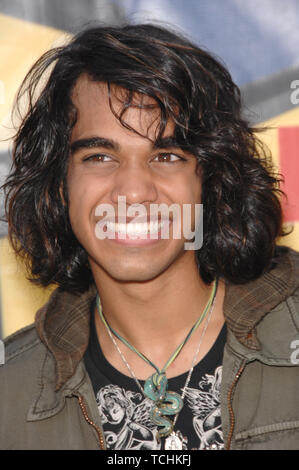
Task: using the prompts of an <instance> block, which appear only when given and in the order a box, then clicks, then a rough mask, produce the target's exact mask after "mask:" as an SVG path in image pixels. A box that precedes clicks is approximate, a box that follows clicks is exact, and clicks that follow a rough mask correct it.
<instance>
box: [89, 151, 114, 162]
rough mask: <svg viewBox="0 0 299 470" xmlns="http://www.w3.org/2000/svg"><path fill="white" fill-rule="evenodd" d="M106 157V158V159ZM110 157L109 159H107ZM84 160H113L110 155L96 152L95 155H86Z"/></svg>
mask: <svg viewBox="0 0 299 470" xmlns="http://www.w3.org/2000/svg"><path fill="white" fill-rule="evenodd" d="M105 159H106V160H105ZM107 159H108V160H107ZM83 161H84V162H99V163H106V162H107V161H108V162H109V161H112V160H111V157H109V155H105V154H103V153H96V154H94V155H90V156H88V157H84V159H83Z"/></svg>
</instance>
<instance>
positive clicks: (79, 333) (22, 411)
mask: <svg viewBox="0 0 299 470" xmlns="http://www.w3.org/2000/svg"><path fill="white" fill-rule="evenodd" d="M94 296H95V288H94V287H92V288H91V289H90V290H89V291H88V292H86V293H84V294H82V295H80V296H76V295H73V294H70V293H66V292H62V291H60V290H59V289H57V290H56V291H54V293H53V294H52V296H51V298H50V300H49V301H48V303H47V304H46V305H45V306H44V307H43V308H42V309H41V310H39V311H38V312H37V315H36V320H35V324H34V325H31V326H28V327H26V328H24V329H22V330H20V331H18V332H17V333H15V334H13V335H11V336H10V337H8V338H7V339H6V340H5V364H4V365H3V366H1V367H0V397H1V399H0V449H105V441H104V435H103V431H102V427H101V422H100V415H99V412H98V408H97V404H96V399H95V395H94V392H93V388H92V385H91V381H90V378H89V376H88V374H87V372H86V369H85V366H84V361H83V359H82V358H83V355H84V352H85V350H86V347H87V344H88V338H89V316H90V306H91V302H92V300H93V299H94ZM224 315H225V318H226V323H227V328H228V335H227V342H226V346H225V350H224V359H223V370H222V386H221V387H222V388H221V412H222V427H223V436H224V442H225V447H226V449H244V450H245V449H246V450H253V449H254V450H255V449H299V368H298V363H299V253H296V252H294V251H293V250H290V249H282V248H281V249H280V255H279V257H278V261H277V264H276V265H275V266H274V267H273V268H272V270H271V271H269V272H268V273H266V274H264V275H262V276H261V277H260V278H259V279H257V280H256V281H252V282H249V283H247V284H246V285H242V286H241V285H239V286H237V285H227V289H226V295H225V300H224ZM297 351H298V354H297Z"/></svg>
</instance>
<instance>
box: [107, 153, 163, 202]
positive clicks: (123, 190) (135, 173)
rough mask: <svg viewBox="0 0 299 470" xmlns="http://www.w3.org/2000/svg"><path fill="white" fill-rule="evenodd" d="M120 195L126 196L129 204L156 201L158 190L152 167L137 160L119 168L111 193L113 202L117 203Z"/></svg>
mask: <svg viewBox="0 0 299 470" xmlns="http://www.w3.org/2000/svg"><path fill="white" fill-rule="evenodd" d="M118 196H125V197H126V203H127V204H128V205H131V204H146V203H151V202H154V201H156V200H157V197H158V191H157V187H156V184H155V181H154V177H153V175H152V173H151V170H150V168H148V167H147V166H146V165H144V164H142V163H140V164H138V163H136V162H135V163H134V164H129V163H128V164H127V165H125V166H123V167H122V168H119V169H118V171H117V174H116V175H115V179H114V185H113V190H112V193H111V199H112V202H113V203H115V204H117V202H118Z"/></svg>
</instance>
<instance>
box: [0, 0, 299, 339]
mask: <svg viewBox="0 0 299 470" xmlns="http://www.w3.org/2000/svg"><path fill="white" fill-rule="evenodd" d="M98 21H100V22H102V23H105V24H109V25H111V24H115V25H117V24H122V23H124V22H126V21H129V22H141V21H146V22H150V21H156V22H157V21H158V22H163V23H164V24H165V25H166V26H167V24H171V25H174V26H176V28H177V30H178V31H179V32H182V33H183V34H185V35H187V37H189V39H191V40H193V41H194V42H196V43H197V44H198V45H201V46H203V47H204V48H206V49H208V50H209V51H211V52H213V53H214V54H215V55H216V56H218V58H220V59H221V61H222V62H223V63H224V64H225V65H226V66H227V67H228V69H229V70H230V72H231V74H232V76H233V79H234V80H235V82H236V83H237V84H238V85H239V87H240V88H241V92H242V98H243V105H244V114H245V115H246V117H247V118H248V119H249V120H250V121H251V122H252V124H258V125H261V126H264V125H266V126H267V127H268V128H269V129H268V130H267V131H266V132H264V133H263V134H261V137H262V139H263V140H264V141H265V143H266V144H267V145H268V146H269V147H270V149H271V151H272V155H273V160H274V163H275V165H276V166H277V168H278V169H279V171H280V172H281V173H282V174H283V176H284V184H283V188H282V189H283V190H284V191H285V192H286V194H287V196H288V200H287V202H286V201H283V208H284V220H285V223H286V224H287V225H288V226H293V227H294V230H293V232H292V234H291V235H289V236H288V237H287V238H284V239H283V240H282V241H281V242H280V243H283V244H285V245H288V246H290V247H293V248H295V249H297V250H299V150H298V149H299V0H247V1H245V0H0V179H1V182H3V181H4V179H5V176H6V175H7V174H8V172H9V168H10V161H11V156H10V153H11V137H12V134H13V126H12V122H11V110H12V106H13V102H14V98H15V94H16V92H17V89H18V87H19V85H20V84H21V81H22V79H23V78H24V76H25V74H26V72H27V71H28V69H29V67H30V66H31V65H32V64H33V62H34V61H35V60H36V59H37V58H38V57H39V56H40V55H41V54H42V53H43V52H45V51H46V50H48V49H49V48H51V47H54V46H57V45H60V44H63V43H65V42H66V41H67V40H68V38H69V37H70V36H71V35H72V34H74V33H76V32H77V31H78V30H79V29H80V28H82V26H86V25H88V24H90V25H92V24H94V22H98ZM0 206H1V213H3V195H2V194H0ZM6 234H7V226H6V224H5V223H3V222H1V224H0V236H1V239H0V338H3V337H5V336H7V335H9V334H11V333H13V332H15V331H16V330H17V329H19V328H21V327H23V326H26V325H28V324H30V323H32V322H33V320H34V315H35V312H36V310H37V309H38V308H39V307H40V306H41V305H42V304H43V303H44V302H45V301H46V300H47V298H48V296H49V294H50V292H51V291H52V288H48V289H40V288H36V287H33V286H32V285H31V284H30V283H29V281H27V280H26V274H25V272H24V269H23V267H22V266H21V265H20V264H19V263H18V262H17V260H16V259H15V257H14V255H13V253H12V250H11V249H10V247H9V244H8V242H7V238H6Z"/></svg>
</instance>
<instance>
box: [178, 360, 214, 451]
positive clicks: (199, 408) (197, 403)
mask: <svg viewBox="0 0 299 470" xmlns="http://www.w3.org/2000/svg"><path fill="white" fill-rule="evenodd" d="M221 379H222V366H219V367H217V369H216V370H215V375H209V374H206V375H205V376H204V378H203V379H202V380H201V381H200V382H199V387H198V389H195V388H187V390H186V398H187V403H188V405H189V407H190V408H191V410H192V412H193V415H194V417H193V427H194V430H195V432H196V434H197V436H198V438H199V445H198V449H199V450H200V449H213V448H214V449H217V450H219V449H223V437H222V429H221V408H220V386H221Z"/></svg>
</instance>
